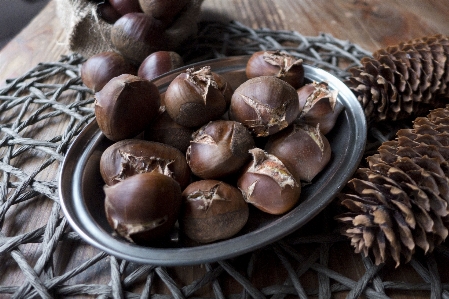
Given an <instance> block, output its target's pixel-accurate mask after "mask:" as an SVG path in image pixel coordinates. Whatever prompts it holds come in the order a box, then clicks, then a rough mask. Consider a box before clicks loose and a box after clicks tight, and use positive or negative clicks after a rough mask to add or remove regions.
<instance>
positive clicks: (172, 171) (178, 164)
mask: <svg viewBox="0 0 449 299" xmlns="http://www.w3.org/2000/svg"><path fill="white" fill-rule="evenodd" d="M144 172H159V173H162V174H165V175H167V176H170V177H172V178H173V179H175V180H176V181H177V182H178V183H179V184H180V185H181V188H185V187H186V186H187V185H188V184H189V183H190V168H189V166H188V165H187V161H186V159H185V156H184V154H183V153H182V152H181V151H179V150H178V149H176V148H174V147H171V146H169V145H166V144H163V143H159V142H152V141H146V140H139V139H126V140H122V141H119V142H116V143H114V144H112V145H110V146H109V147H108V148H106V150H105V151H104V152H103V153H102V155H101V158H100V173H101V176H102V178H103V180H104V181H105V183H106V184H107V185H114V184H116V183H119V182H121V181H123V180H125V179H127V178H128V177H131V176H133V175H136V174H139V173H144Z"/></svg>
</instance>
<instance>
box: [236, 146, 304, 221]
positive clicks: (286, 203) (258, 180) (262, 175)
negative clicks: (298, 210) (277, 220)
mask: <svg viewBox="0 0 449 299" xmlns="http://www.w3.org/2000/svg"><path fill="white" fill-rule="evenodd" d="M251 154H252V156H253V160H252V161H251V162H250V163H248V165H247V166H246V167H245V170H244V171H243V172H242V174H241V176H240V177H239V179H238V181H237V187H238V188H239V189H240V190H241V191H242V193H243V197H244V198H245V201H246V202H247V203H250V204H252V205H253V206H255V207H256V208H258V209H259V210H261V211H263V212H266V213H269V214H273V215H280V214H283V213H286V212H288V211H289V210H291V209H292V208H293V207H294V206H295V205H296V203H298V201H299V198H300V194H301V185H300V184H299V183H298V182H297V181H296V180H295V178H294V177H293V175H292V174H291V173H290V172H289V171H288V169H287V168H286V167H285V165H284V164H283V163H282V161H280V160H279V159H278V158H277V157H275V156H273V155H270V154H268V153H266V152H265V151H263V150H262V149H260V148H254V149H252V150H251Z"/></svg>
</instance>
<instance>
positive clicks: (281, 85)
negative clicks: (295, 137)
mask: <svg viewBox="0 0 449 299" xmlns="http://www.w3.org/2000/svg"><path fill="white" fill-rule="evenodd" d="M299 112H300V108H299V102H298V94H297V92H296V90H295V89H294V88H293V87H292V86H291V85H290V84H288V83H286V82H285V81H282V80H281V79H278V78H276V77H273V76H261V77H256V78H252V79H249V80H247V81H245V82H244V83H242V84H241V85H240V86H239V87H237V89H236V90H235V91H234V94H233V95H232V99H231V106H230V108H229V116H230V119H231V120H235V121H238V122H241V123H242V124H243V125H245V126H246V127H247V128H249V129H250V131H252V132H253V133H254V134H256V136H258V137H263V136H268V135H272V134H274V133H276V132H278V131H280V130H282V129H284V128H286V127H287V126H288V125H289V124H291V123H292V122H293V121H294V120H295V119H296V117H297V116H298V114H299Z"/></svg>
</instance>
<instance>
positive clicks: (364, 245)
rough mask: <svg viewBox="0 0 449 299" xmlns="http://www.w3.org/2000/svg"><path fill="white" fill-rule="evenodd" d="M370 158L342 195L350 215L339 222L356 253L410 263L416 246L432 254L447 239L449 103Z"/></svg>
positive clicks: (384, 145)
mask: <svg viewBox="0 0 449 299" xmlns="http://www.w3.org/2000/svg"><path fill="white" fill-rule="evenodd" d="M378 152H379V153H378V154H375V155H373V156H370V157H368V158H367V161H368V163H369V168H359V169H358V171H357V172H356V174H355V176H354V178H353V179H351V180H350V181H349V182H348V184H347V186H346V187H345V189H344V190H343V192H342V193H341V194H340V195H339V198H340V199H341V200H342V201H341V204H342V205H343V206H345V207H346V208H348V210H349V211H350V212H348V213H346V214H343V215H340V216H339V217H338V218H337V219H338V220H340V221H342V222H343V223H344V226H345V228H344V232H343V234H345V235H347V236H348V237H349V238H350V239H351V244H352V245H353V246H354V247H355V249H356V252H363V253H364V254H365V256H368V255H369V254H370V253H372V254H373V255H374V258H375V262H376V264H380V263H383V262H385V261H386V260H387V259H388V258H389V257H392V258H393V259H394V261H396V266H398V265H399V264H400V260H401V255H402V256H403V257H404V258H405V262H408V261H409V260H410V259H411V257H412V255H413V253H414V251H415V247H416V246H417V247H419V248H422V249H423V251H424V252H430V251H432V250H433V249H434V247H435V246H436V245H438V244H440V243H441V242H442V241H444V240H445V239H446V237H447V236H448V228H449V216H448V212H449V210H448V203H449V163H448V161H449V105H448V106H446V108H439V109H435V110H433V111H431V112H430V114H429V115H428V116H427V117H419V118H417V119H415V121H414V124H413V129H402V130H399V131H398V132H397V135H396V138H395V139H394V140H392V141H387V142H384V143H383V144H382V145H381V146H380V147H379V149H378Z"/></svg>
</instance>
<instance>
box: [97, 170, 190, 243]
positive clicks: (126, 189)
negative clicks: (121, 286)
mask: <svg viewBox="0 0 449 299" xmlns="http://www.w3.org/2000/svg"><path fill="white" fill-rule="evenodd" d="M104 192H105V194H106V198H105V203H104V205H105V211H106V217H107V220H108V223H109V225H110V226H111V227H112V229H113V230H114V232H115V233H117V234H118V235H119V236H121V237H123V238H125V239H126V240H128V241H130V242H133V243H136V244H142V245H151V244H152V243H158V242H159V241H161V240H162V239H164V238H165V237H166V236H168V235H169V233H170V231H171V230H172V228H173V227H174V225H175V222H176V221H177V219H178V216H179V211H180V208H181V204H182V196H181V187H180V186H179V184H178V183H177V182H176V181H175V180H174V179H172V178H170V177H168V176H166V175H163V174H160V173H156V172H146V173H140V174H137V175H134V176H132V177H129V178H127V179H126V180H124V181H121V182H119V183H117V184H115V185H113V186H105V187H104Z"/></svg>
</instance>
